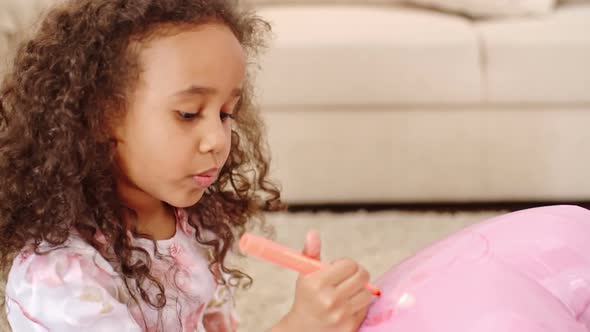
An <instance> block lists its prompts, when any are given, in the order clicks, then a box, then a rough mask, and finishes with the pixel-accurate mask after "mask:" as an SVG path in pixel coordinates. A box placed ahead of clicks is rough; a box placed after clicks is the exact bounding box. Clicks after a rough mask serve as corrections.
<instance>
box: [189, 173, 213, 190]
mask: <svg viewBox="0 0 590 332" xmlns="http://www.w3.org/2000/svg"><path fill="white" fill-rule="evenodd" d="M216 179H217V177H216V176H202V175H195V176H193V180H195V183H196V184H197V186H199V187H201V188H207V187H209V186H211V185H212V184H213V182H215V180H216Z"/></svg>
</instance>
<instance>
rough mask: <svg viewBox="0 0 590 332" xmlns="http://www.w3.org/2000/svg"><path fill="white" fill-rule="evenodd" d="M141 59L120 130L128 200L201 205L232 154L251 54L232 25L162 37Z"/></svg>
mask: <svg viewBox="0 0 590 332" xmlns="http://www.w3.org/2000/svg"><path fill="white" fill-rule="evenodd" d="M139 57H140V58H139V59H140V67H141V68H142V72H141V74H140V77H139V82H138V84H137V85H136V89H135V91H134V92H133V93H132V94H131V96H130V97H129V107H128V109H127V112H126V113H125V115H124V116H123V117H122V119H121V120H120V121H118V123H117V124H116V125H115V128H114V136H115V139H116V140H117V147H116V152H117V164H118V166H119V168H120V174H119V178H118V185H119V192H120V195H121V196H122V199H123V200H124V201H126V202H127V203H132V202H134V203H133V204H151V202H152V201H158V202H159V201H164V202H167V203H168V204H170V205H172V206H176V207H187V206H191V205H194V204H195V203H197V202H198V201H199V199H200V198H201V197H202V195H203V193H204V191H205V190H206V189H207V187H208V186H210V185H211V183H213V182H214V181H215V179H216V178H217V175H218V172H219V170H220V169H221V167H222V166H223V164H224V163H225V161H226V160H227V158H228V155H229V152H230V146H231V129H232V119H231V117H232V114H233V112H234V108H235V107H236V105H237V104H238V102H239V99H240V96H241V89H242V86H243V83H244V79H245V73H246V57H245V54H244V50H243V48H242V46H241V45H240V43H239V41H238V40H237V39H236V38H235V36H234V35H233V33H232V32H231V30H230V29H229V28H228V27H226V26H225V25H222V24H217V23H209V24H203V25H200V26H197V27H195V28H192V29H190V30H186V31H184V32H180V33H178V34H175V35H172V36H169V37H160V38H154V39H152V40H150V41H148V42H146V43H145V44H143V45H142V47H141V51H140V52H139Z"/></svg>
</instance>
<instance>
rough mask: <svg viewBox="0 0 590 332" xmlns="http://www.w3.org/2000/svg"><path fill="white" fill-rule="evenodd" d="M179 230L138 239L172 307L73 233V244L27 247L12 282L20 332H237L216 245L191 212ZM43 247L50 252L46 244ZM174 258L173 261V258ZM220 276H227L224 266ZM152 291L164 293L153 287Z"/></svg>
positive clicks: (13, 319) (9, 303) (10, 305)
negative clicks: (132, 288)
mask: <svg viewBox="0 0 590 332" xmlns="http://www.w3.org/2000/svg"><path fill="white" fill-rule="evenodd" d="M176 216H177V226H176V234H175V235H174V236H173V237H172V238H170V239H166V240H160V241H156V243H157V246H158V252H159V253H161V254H163V255H165V256H164V257H159V256H158V257H157V258H156V257H155V255H154V250H153V249H154V248H153V244H152V242H151V241H149V240H146V239H139V238H135V239H133V241H134V242H135V244H136V245H138V246H140V247H142V248H145V249H146V251H147V252H148V253H149V254H150V256H151V258H152V274H153V275H154V276H156V277H157V278H158V280H159V281H160V282H161V283H162V284H163V286H164V288H165V291H166V293H165V294H166V300H167V301H166V305H165V307H164V308H163V309H161V310H157V309H155V308H152V307H151V306H149V305H148V303H146V302H145V301H143V300H142V299H141V297H140V296H136V298H137V299H138V301H135V300H133V298H132V296H131V295H130V293H129V291H128V290H127V287H125V284H124V282H123V280H122V279H121V277H119V276H118V274H117V273H115V271H114V269H113V268H112V266H111V265H110V264H109V263H108V262H107V261H106V260H105V259H104V258H103V256H101V255H100V254H99V253H98V251H97V250H96V249H95V248H93V247H92V246H90V245H89V244H87V243H86V242H85V241H83V240H82V239H81V238H80V237H78V236H76V235H75V234H72V236H70V238H69V239H68V241H67V243H66V245H65V246H63V247H60V248H58V249H54V250H51V251H50V252H49V253H47V254H44V255H37V254H34V253H32V252H31V251H30V250H27V249H23V251H21V253H20V254H19V255H18V256H17V257H16V258H15V259H14V261H13V264H12V268H11V270H10V273H9V275H8V280H7V284H6V299H5V300H6V302H5V303H6V314H7V319H8V322H9V323H10V326H11V328H12V330H13V331H14V332H29V331H55V332H81V331H85V332H99V331H105V332H107V331H108V332H111V331H120V332H131V331H133V332H136V331H146V332H156V331H165V332H173V331H179V332H235V331H237V325H238V318H237V315H236V313H235V311H234V305H233V298H232V297H233V293H232V289H231V288H230V287H229V286H223V285H218V284H217V283H216V281H215V277H220V276H221V274H217V275H216V276H215V275H213V274H212V273H211V272H210V270H209V263H210V255H209V254H208V253H209V251H208V248H207V247H205V246H203V245H201V244H199V243H198V242H197V241H196V240H195V237H194V234H195V229H194V228H193V227H192V226H190V225H189V224H188V222H187V218H188V216H187V215H186V213H185V212H184V211H183V210H177V211H176ZM40 249H41V250H43V249H49V246H48V245H47V244H42V246H41V248H40ZM165 257H168V258H165ZM217 273H220V271H219V269H217ZM147 293H148V296H149V295H153V296H154V297H151V298H155V295H156V294H158V293H159V290H158V289H157V288H156V287H152V288H148V289H147Z"/></svg>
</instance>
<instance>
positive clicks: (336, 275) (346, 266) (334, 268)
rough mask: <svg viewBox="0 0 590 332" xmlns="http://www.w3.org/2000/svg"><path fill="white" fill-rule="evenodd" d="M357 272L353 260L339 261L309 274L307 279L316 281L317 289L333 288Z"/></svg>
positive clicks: (357, 267) (356, 266) (356, 265)
mask: <svg viewBox="0 0 590 332" xmlns="http://www.w3.org/2000/svg"><path fill="white" fill-rule="evenodd" d="M358 270H359V266H358V264H357V263H356V262H354V261H353V260H350V259H341V260H338V261H335V262H334V263H332V264H330V265H327V266H326V267H324V268H322V269H321V270H319V271H317V272H314V273H311V274H309V275H308V277H310V278H314V279H316V280H317V281H318V282H319V285H318V286H319V287H330V288H335V287H337V286H338V285H340V284H341V283H343V282H344V281H345V280H347V279H350V278H351V277H352V276H354V275H355V274H356V273H357V271H358Z"/></svg>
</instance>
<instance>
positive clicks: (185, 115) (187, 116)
mask: <svg viewBox="0 0 590 332" xmlns="http://www.w3.org/2000/svg"><path fill="white" fill-rule="evenodd" d="M176 113H178V116H180V117H181V118H182V119H183V120H192V119H194V118H195V117H196V116H197V115H198V114H199V113H187V112H182V111H176Z"/></svg>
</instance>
